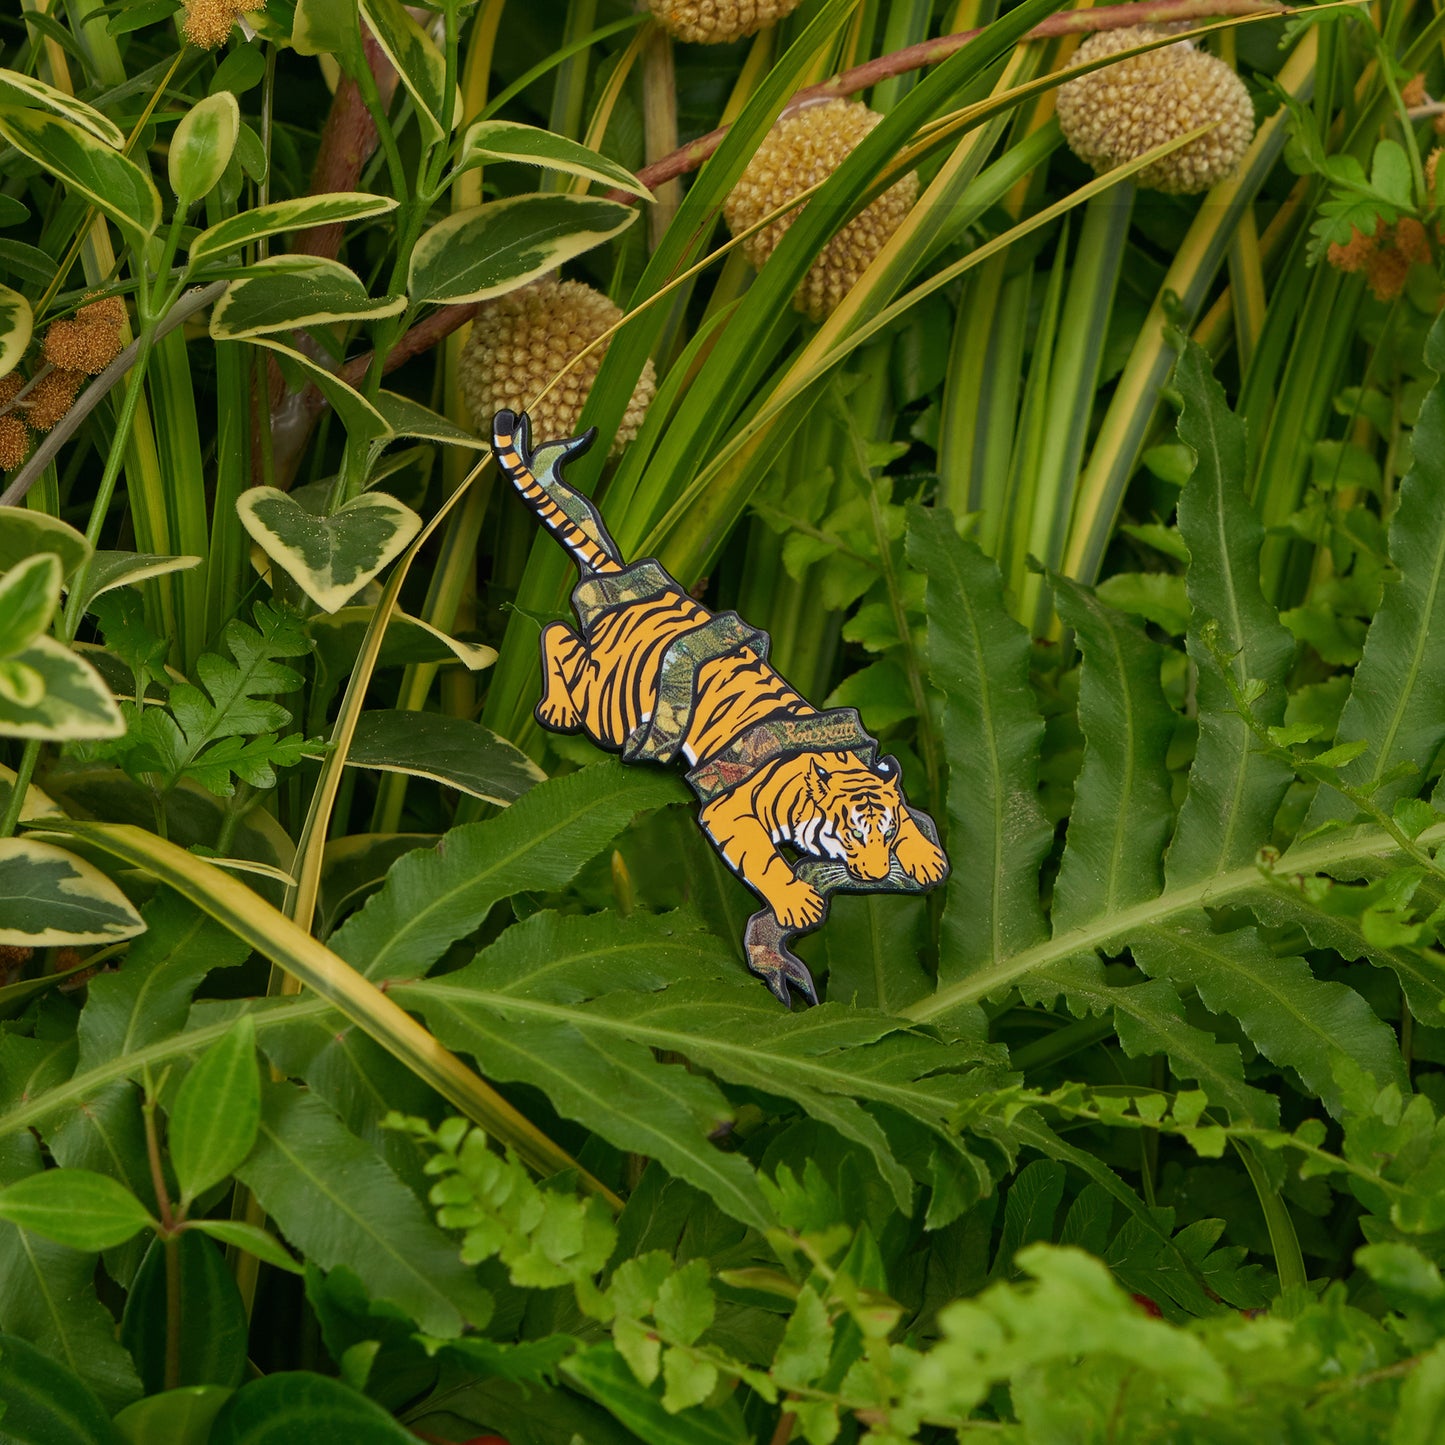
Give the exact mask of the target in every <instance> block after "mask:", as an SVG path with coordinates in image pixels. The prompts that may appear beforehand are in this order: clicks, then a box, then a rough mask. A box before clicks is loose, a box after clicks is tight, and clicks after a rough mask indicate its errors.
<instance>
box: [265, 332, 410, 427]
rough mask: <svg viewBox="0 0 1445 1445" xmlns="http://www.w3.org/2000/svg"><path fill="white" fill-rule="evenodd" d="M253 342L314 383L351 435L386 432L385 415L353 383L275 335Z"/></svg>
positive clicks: (283, 367) (283, 369) (283, 368)
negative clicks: (273, 353)
mask: <svg viewBox="0 0 1445 1445" xmlns="http://www.w3.org/2000/svg"><path fill="white" fill-rule="evenodd" d="M250 342H251V345H252V346H264V347H265V348H266V349H267V350H268V351H272V352H275V354H276V356H277V357H278V358H279V359H280V361H281V370H282V372H283V373H284V372H285V371H286V369H287V368H288V367H291V368H294V370H295V371H297V372H299V373H300V374H301V375H302V376H304V377H305V378H306V379H307V380H308V381H310V382H312V383H314V384H315V386H316V389H317V390H318V391H319V392H320V393H321V394H322V396H324V397H325V398H326V400H327V401H328V402H329V403H330V404H331V409H332V411H334V412H335V413H336V415H337V416H339V417H340V418H341V424H342V426H344V427H345V428H346V432H347V435H348V436H354V437H361V438H364V439H366V440H368V441H370V440H373V439H375V438H376V437H383V436H385V435H386V434H387V430H388V429H387V425H386V418H385V417H384V416H382V414H381V413H380V412H379V411H377V409H376V408H375V407H374V406H372V404H371V403H370V402H369V401H367V399H366V398H365V397H364V396H362V394H361V393H360V392H359V391H357V389H356V388H355V387H354V386H352V385H350V384H349V383H348V382H345V381H343V380H342V379H341V378H340V377H339V376H337V375H336V373H335V372H334V371H327V369H326V368H325V367H324V366H321V365H318V364H317V363H316V362H315V361H313V360H312V359H311V358H310V357H309V356H306V355H305V354H304V353H302V352H300V351H297V350H296V348H295V347H294V346H287V345H286V344H285V343H284V342H280V341H277V340H276V339H275V338H274V337H271V336H253V337H251V338H250Z"/></svg>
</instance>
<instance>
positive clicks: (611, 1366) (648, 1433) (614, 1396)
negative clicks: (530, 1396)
mask: <svg viewBox="0 0 1445 1445" xmlns="http://www.w3.org/2000/svg"><path fill="white" fill-rule="evenodd" d="M562 1373H563V1374H564V1375H566V1376H567V1378H568V1379H570V1380H571V1381H572V1382H573V1383H574V1384H576V1385H579V1386H580V1387H581V1388H582V1389H583V1390H584V1391H586V1393H587V1394H589V1395H591V1396H592V1398H593V1399H594V1400H596V1401H597V1402H598V1404H600V1405H602V1406H603V1407H604V1408H605V1409H607V1410H608V1411H610V1412H611V1413H612V1414H613V1415H615V1416H616V1417H617V1419H618V1420H620V1421H621V1422H622V1424H623V1425H625V1426H626V1427H627V1428H628V1429H629V1430H631V1431H632V1432H633V1434H634V1435H636V1436H638V1437H639V1438H640V1439H642V1440H644V1441H646V1442H647V1445H749V1442H750V1441H752V1439H753V1436H752V1435H751V1434H750V1433H749V1432H748V1431H747V1430H745V1429H744V1428H743V1422H742V1419H741V1416H739V1415H738V1414H736V1412H735V1410H703V1409H692V1410H685V1411H683V1412H681V1413H680V1414H677V1415H674V1414H671V1413H670V1412H669V1411H668V1410H667V1409H666V1407H665V1406H664V1405H663V1403H662V1400H661V1398H660V1396H659V1393H658V1391H656V1390H655V1389H648V1388H647V1387H646V1386H644V1385H640V1384H639V1383H638V1381H637V1377H636V1376H635V1375H634V1374H633V1373H632V1370H631V1368H630V1367H629V1366H628V1365H627V1363H626V1362H625V1361H624V1360H623V1359H622V1357H621V1355H619V1354H618V1353H617V1351H616V1350H615V1349H614V1348H613V1347H612V1346H611V1345H592V1346H590V1347H589V1348H587V1349H585V1350H579V1351H578V1352H577V1353H576V1354H575V1355H573V1356H571V1358H570V1359H566V1360H563V1362H562Z"/></svg>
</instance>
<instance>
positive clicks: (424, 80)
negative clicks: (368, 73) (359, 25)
mask: <svg viewBox="0 0 1445 1445" xmlns="http://www.w3.org/2000/svg"><path fill="white" fill-rule="evenodd" d="M361 13H362V15H363V16H364V17H365V19H366V23H367V26H368V27H369V28H370V30H371V33H372V35H373V36H375V38H376V43H377V44H378V45H379V46H381V48H382V50H383V51H384V52H385V54H386V58H387V59H388V60H389V61H391V63H392V65H393V67H394V68H395V70H396V73H397V74H398V75H399V76H400V77H401V83H402V84H403V85H404V86H405V87H406V88H407V90H408V92H410V94H411V98H412V99H413V100H414V101H415V102H416V115H417V120H418V122H419V124H420V125H421V128H422V141H423V144H431V143H432V142H435V141H438V140H441V139H443V138H444V137H446V136H449V135H450V134H451V133H452V130H453V129H454V128H455V127H456V126H458V125H459V124H460V123H461V119H462V98H461V96H460V95H459V94H458V93H457V90H456V86H455V84H453V86H452V91H451V94H450V95H448V94H447V93H446V76H447V63H446V60H445V58H444V57H443V55H442V53H441V51H439V50H438V49H437V48H436V46H435V45H433V44H432V42H431V38H430V37H429V36H428V35H427V33H426V31H425V30H423V29H422V28H421V26H420V25H418V24H417V23H416V21H415V20H413V19H412V18H411V16H410V15H408V14H407V12H406V9H405V7H404V6H403V5H402V4H401V0H361Z"/></svg>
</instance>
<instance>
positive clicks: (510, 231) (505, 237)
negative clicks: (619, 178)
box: [407, 192, 637, 302]
mask: <svg viewBox="0 0 1445 1445" xmlns="http://www.w3.org/2000/svg"><path fill="white" fill-rule="evenodd" d="M636 219H637V210H636V209H635V208H634V207H632V206H624V205H622V204H621V203H620V202H619V201H604V200H602V199H601V198H600V197H597V196H571V195H558V194H551V193H546V192H539V193H537V194H532V195H525V196H508V197H507V198H506V199H505V200H501V201H492V202H489V203H488V204H487V205H485V206H475V207H473V208H471V209H470V210H466V211H458V212H457V213H456V214H455V215H454V216H448V217H447V218H446V219H445V220H444V221H438V222H437V224H436V225H435V226H433V227H432V228H431V229H430V230H429V231H427V232H425V233H424V234H423V235H422V238H421V240H420V241H418V242H417V244H416V249H415V250H414V251H413V252H412V253H411V272H410V279H409V282H408V286H407V289H408V290H409V291H410V293H411V297H412V300H413V301H450V302H458V301H485V300H487V299H488V298H489V297H492V296H501V295H503V294H505V293H506V292H508V291H515V290H516V288H517V287H518V286H524V285H525V284H526V283H527V282H528V281H533V280H535V279H536V278H537V277H538V276H542V275H545V274H546V273H547V272H548V271H551V270H553V269H554V268H556V267H557V266H560V265H561V264H562V262H563V261H568V260H570V259H571V258H572V257H573V256H580V255H582V253H583V252H584V251H590V250H592V249H593V248H594V247H596V246H600V245H602V244H603V242H604V241H610V240H611V239H612V238H613V237H614V236H619V235H621V234H622V232H623V231H625V230H626V229H627V228H628V227H629V226H630V225H631V224H632V223H633V222H634V221H635V220H636Z"/></svg>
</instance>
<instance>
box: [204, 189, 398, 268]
mask: <svg viewBox="0 0 1445 1445" xmlns="http://www.w3.org/2000/svg"><path fill="white" fill-rule="evenodd" d="M396 207H397V202H396V201H394V200H392V198H391V197H390V196H373V195H368V194H366V193H365V192H363V191H338V192H334V193H332V194H330V195H324V196H302V197H300V198H299V199H297V200H294V201H273V202H272V203H271V204H270V205H269V206H257V207H255V209H254V210H250V211H242V212H241V213H240V214H239V215H235V216H227V217H226V219H225V220H224V221H217V222H216V224H215V225H214V226H208V227H207V228H206V229H205V230H204V231H202V232H201V234H200V235H199V236H197V237H196V239H195V240H194V241H192V242H191V250H190V259H191V265H192V266H197V265H199V264H200V263H201V262H202V261H208V260H214V259H215V258H216V257H219V256H228V255H230V254H231V253H232V252H235V251H239V250H240V249H241V248H242V247H243V246H249V245H250V244H251V243H252V242H253V241H259V240H260V239H261V238H262V237H263V236H275V235H279V234H280V233H281V232H283V231H300V230H303V229H304V228H306V227H308V226H328V225H335V224H337V223H339V222H341V221H360V220H364V219H365V218H366V217H368V216H380V215H384V214H385V213H386V212H387V211H394V210H395V209H396Z"/></svg>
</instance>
